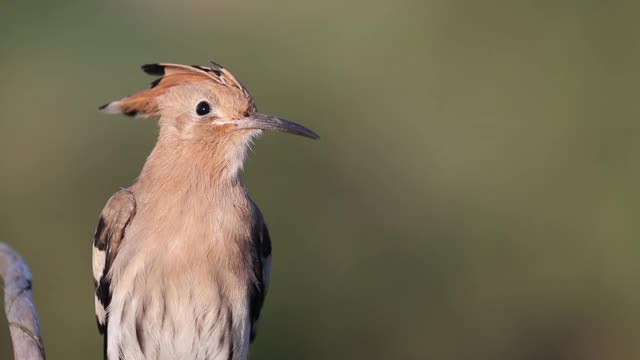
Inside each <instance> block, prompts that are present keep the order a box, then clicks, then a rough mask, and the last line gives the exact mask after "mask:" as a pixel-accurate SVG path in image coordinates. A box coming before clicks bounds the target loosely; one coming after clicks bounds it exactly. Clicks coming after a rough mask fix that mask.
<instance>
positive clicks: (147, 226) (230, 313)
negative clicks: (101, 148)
mask: <svg viewBox="0 0 640 360" xmlns="http://www.w3.org/2000/svg"><path fill="white" fill-rule="evenodd" d="M239 208H240V209H242V207H239V206H238V204H230V206H214V205H212V204H210V203H208V202H202V201H201V199H195V200H190V199H182V200H175V201H173V202H169V203H165V204H155V203H153V202H150V203H148V204H145V203H142V206H141V208H140V211H139V212H138V213H137V214H136V218H135V220H134V221H133V222H132V223H131V224H130V226H129V228H128V229H127V233H126V235H125V241H123V245H122V248H121V249H120V251H119V255H118V257H117V258H116V261H115V262H114V264H113V269H112V282H111V288H112V292H113V297H112V301H111V305H110V308H109V325H108V337H109V338H108V342H109V344H113V349H114V350H113V351H116V350H115V349H119V352H120V353H121V354H122V355H123V358H124V359H225V360H226V359H244V358H246V353H247V351H248V345H249V331H250V330H249V306H248V289H249V287H250V286H251V284H252V282H253V281H254V279H252V275H251V272H250V271H248V269H250V262H251V251H248V249H247V248H246V247H247V246H250V244H249V242H248V241H247V240H248V239H249V238H250V233H251V223H250V222H249V221H247V217H248V214H247V213H246V211H241V210H238V209H239ZM109 351H110V352H111V351H112V349H111V346H110V348H109Z"/></svg>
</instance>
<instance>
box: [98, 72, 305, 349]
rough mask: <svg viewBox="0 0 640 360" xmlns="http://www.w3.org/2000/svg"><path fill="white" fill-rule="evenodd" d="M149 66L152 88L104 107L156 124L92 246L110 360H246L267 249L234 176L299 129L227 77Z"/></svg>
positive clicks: (264, 233) (258, 219) (265, 278)
mask: <svg viewBox="0 0 640 360" xmlns="http://www.w3.org/2000/svg"><path fill="white" fill-rule="evenodd" d="M216 66H217V68H215V69H214V68H206V67H201V66H187V65H178V64H152V65H145V66H143V70H145V71H146V72H148V73H150V74H153V75H160V76H163V77H162V78H160V79H159V80H156V81H155V82H154V83H153V84H152V87H151V88H150V89H148V90H145V91H142V92H139V93H137V94H134V95H132V96H130V97H127V98H123V99H121V100H118V101H114V102H112V103H109V104H107V105H105V106H103V107H102V109H104V110H106V111H107V112H112V113H125V114H127V115H136V116H140V117H160V122H159V124H160V135H159V138H158V142H157V144H156V146H155V148H154V150H153V151H152V153H151V155H149V157H148V159H147V161H146V163H145V165H144V168H143V170H142V172H141V174H140V176H139V178H138V180H137V181H136V182H135V184H133V185H132V186H131V187H129V188H127V189H123V190H120V191H119V192H117V193H116V194H115V195H114V196H113V197H112V198H111V199H110V200H109V202H108V203H107V205H106V206H105V208H104V210H103V211H102V214H101V218H100V222H99V225H98V230H97V231H96V236H95V240H94V250H93V273H94V279H95V283H96V316H97V319H98V327H99V329H100V332H101V333H103V334H104V336H105V358H108V359H111V360H114V359H125V360H129V359H230V360H234V359H246V358H247V356H248V347H249V342H250V340H251V339H252V338H253V336H255V331H256V325H257V320H258V317H259V313H260V308H261V307H262V303H263V300H264V296H265V294H266V289H267V286H268V283H269V278H270V265H271V240H270V238H269V233H268V230H267V228H266V224H265V222H264V220H263V217H262V214H261V213H260V210H259V209H258V207H257V206H256V205H255V204H254V203H253V201H252V200H251V199H250V198H249V195H248V193H247V191H246V189H245V187H244V185H243V184H242V181H241V180H240V178H239V171H240V169H241V168H242V163H243V161H244V157H245V154H246V151H247V148H248V146H249V144H250V143H251V141H252V140H253V138H254V137H255V136H257V135H258V134H260V133H261V131H262V130H277V131H284V132H289V133H294V134H298V135H303V136H307V137H311V138H317V135H315V133H313V132H312V131H311V130H308V129H306V128H304V127H302V126H300V125H298V124H295V123H292V122H288V121H286V120H284V119H279V118H275V117H271V116H268V115H263V114H259V113H256V112H255V111H256V108H255V104H254V101H253V98H252V97H251V95H250V94H249V92H248V91H247V90H246V88H245V87H244V86H242V84H241V83H240V82H239V81H238V80H237V79H236V78H235V77H234V76H233V75H231V73H229V72H228V71H227V70H226V69H224V68H222V67H220V66H219V65H217V64H216Z"/></svg>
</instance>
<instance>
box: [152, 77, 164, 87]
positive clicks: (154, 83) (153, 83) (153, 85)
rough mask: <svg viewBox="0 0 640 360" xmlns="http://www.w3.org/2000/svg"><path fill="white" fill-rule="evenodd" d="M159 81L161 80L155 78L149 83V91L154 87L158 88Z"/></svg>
mask: <svg viewBox="0 0 640 360" xmlns="http://www.w3.org/2000/svg"><path fill="white" fill-rule="evenodd" d="M160 81H162V78H157V79H155V80H153V81H152V82H151V89H153V88H154V87H156V86H158V84H159V83H160Z"/></svg>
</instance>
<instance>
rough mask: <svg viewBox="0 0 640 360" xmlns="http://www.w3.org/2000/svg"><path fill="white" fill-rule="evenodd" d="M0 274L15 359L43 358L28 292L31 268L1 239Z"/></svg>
mask: <svg viewBox="0 0 640 360" xmlns="http://www.w3.org/2000/svg"><path fill="white" fill-rule="evenodd" d="M0 277H2V280H3V282H4V310H5V312H6V313H7V320H8V321H9V330H10V331H11V340H12V342H13V354H14V356H15V359H16V360H44V359H45V353H44V345H43V343H42V337H41V336H40V324H39V322H38V312H37V311H36V306H35V305H34V304H33V295H32V293H31V270H29V267H28V266H27V263H25V262H24V260H23V259H22V257H21V256H20V255H18V253H17V252H16V251H15V250H13V249H12V248H11V247H10V246H8V245H7V244H4V243H0Z"/></svg>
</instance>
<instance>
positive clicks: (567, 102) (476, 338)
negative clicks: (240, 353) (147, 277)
mask: <svg viewBox="0 0 640 360" xmlns="http://www.w3.org/2000/svg"><path fill="white" fill-rule="evenodd" d="M639 10H640V6H639V5H638V4H637V3H634V2H615V1H614V2H600V1H491V0H490V1H473V0H459V1H437V0H397V1H380V0H373V1H364V0H354V1H344V0H325V1H315V2H310V1H286V0H275V1H269V2H267V1H260V0H254V1H237V2H214V1H193V2H192V1H169V0H160V1H151V0H140V1H122V0H120V1H112V2H100V3H98V2H87V1H56V2H45V1H21V2H19V1H7V0H5V1H2V3H1V4H0V240H2V241H5V242H8V243H9V244H11V245H12V246H14V247H15V248H16V249H17V250H19V251H20V252H21V253H22V254H23V255H24V257H25V258H26V259H27V261H28V262H29V264H30V265H31V267H32V270H33V273H34V289H35V300H36V303H37V306H38V309H39V311H40V315H41V321H42V329H43V336H44V340H45V345H46V346H47V350H48V354H49V357H50V358H51V359H98V358H101V348H102V345H101V342H102V339H101V337H100V336H99V335H98V332H97V329H96V326H95V318H94V310H93V284H92V278H91V265H90V261H91V241H92V236H93V231H94V227H95V224H96V221H97V218H98V214H99V212H100V211H101V209H102V207H103V205H104V203H105V202H106V200H107V199H108V198H109V196H110V195H111V194H112V193H114V192H115V191H116V190H118V188H119V187H125V186H128V185H129V184H131V183H132V181H133V180H134V179H135V178H136V176H137V174H138V171H139V170H140V168H141V166H142V164H143V162H144V160H145V157H146V156H147V154H148V153H149V152H150V150H151V149H152V147H153V145H154V142H155V138H156V135H157V128H156V124H155V121H153V120H146V121H145V120H136V119H130V118H126V117H123V116H122V117H118V116H115V117H114V116H108V115H104V114H100V113H98V112H97V111H96V107H97V106H99V105H102V104H103V103H105V102H107V101H110V100H113V99H116V98H119V97H121V96H125V95H128V94H131V93H133V92H135V91H137V90H139V89H143V88H146V86H147V84H148V83H149V82H150V81H152V80H153V78H150V77H148V76H146V75H145V74H143V73H142V72H141V71H140V70H139V68H138V66H139V65H141V64H144V63H149V62H158V61H165V62H179V63H187V64H192V63H195V64H203V65H206V64H207V62H208V60H209V59H214V60H216V61H217V62H220V63H222V64H224V65H225V66H226V67H227V68H229V69H230V70H232V71H233V72H234V73H235V74H236V75H237V76H238V77H239V78H240V79H241V80H242V81H243V82H244V83H245V84H247V85H248V87H249V88H250V89H251V90H252V92H253V94H254V96H255V98H256V100H257V103H258V105H259V106H260V108H261V110H262V111H264V112H267V113H273V114H277V115H280V116H283V117H287V118H290V119H292V120H296V121H299V122H301V123H303V124H306V125H308V126H309V127H311V128H313V129H314V130H316V131H317V132H318V133H319V134H320V135H321V136H322V140H321V141H319V142H311V141H308V140H305V139H302V138H297V137H292V136H285V135H279V134H268V135H266V136H264V137H263V139H261V140H260V141H259V142H258V144H256V146H255V147H254V152H253V153H252V154H251V155H250V158H249V160H248V164H247V166H246V170H245V174H244V178H245V180H246V183H247V184H248V187H249V189H250V190H251V193H252V195H253V197H254V199H255V200H256V201H257V202H258V204H259V205H260V206H261V207H262V209H263V211H264V213H265V214H266V216H267V219H268V221H269V224H270V228H271V234H272V237H273V239H274V251H275V267H274V273H273V283H272V286H271V289H270V293H269V297H268V300H267V303H266V307H265V310H264V319H263V322H262V326H261V331H260V334H259V336H258V338H257V341H256V342H255V344H254V345H253V346H252V350H251V355H252V359H470V358H473V359H594V360H595V359H634V358H636V359H637V358H640V341H639V340H640V335H639V334H640V311H639V310H638V309H639V307H640V280H639V274H640V242H639V241H638V236H639V235H640V227H639V226H638V218H637V217H638V214H640V190H639V188H638V183H639V182H640V162H639V161H638V158H640V141H638V139H639V138H640V125H639V121H638V120H639V116H640V105H639V104H640V101H639V99H638V95H640V89H639V86H640V70H639V67H638V66H639V65H638V64H640V36H639V34H640V27H639V26H638V21H639V19H640V12H639ZM0 316H4V315H0ZM0 320H3V321H6V320H4V319H3V318H2V319H0ZM9 358H11V349H10V343H9V335H8V330H7V327H6V326H5V325H3V326H0V359H9Z"/></svg>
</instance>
